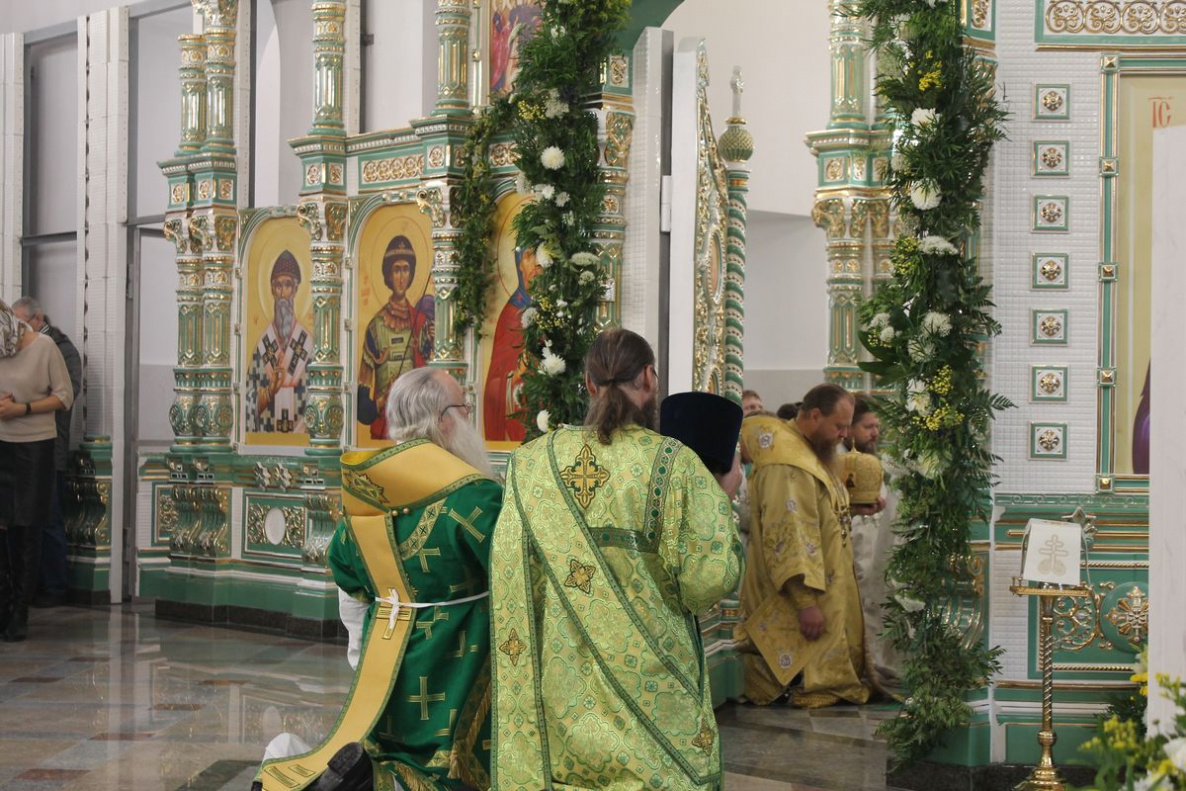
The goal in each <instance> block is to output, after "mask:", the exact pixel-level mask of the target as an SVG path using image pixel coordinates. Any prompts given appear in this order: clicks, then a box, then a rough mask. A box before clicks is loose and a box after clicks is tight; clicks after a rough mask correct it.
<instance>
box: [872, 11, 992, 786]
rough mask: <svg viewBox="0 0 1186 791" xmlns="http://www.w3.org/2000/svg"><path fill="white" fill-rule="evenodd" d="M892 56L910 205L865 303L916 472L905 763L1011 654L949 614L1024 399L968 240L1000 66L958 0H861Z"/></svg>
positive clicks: (909, 491)
mask: <svg viewBox="0 0 1186 791" xmlns="http://www.w3.org/2000/svg"><path fill="white" fill-rule="evenodd" d="M856 13H857V14H858V15H859V16H861V17H865V18H867V19H869V20H871V22H872V24H873V36H872V44H873V46H874V47H875V48H876V49H877V51H878V53H879V55H880V58H881V76H880V78H879V79H878V83H877V92H878V94H879V95H880V96H881V97H882V98H883V99H884V100H885V102H886V105H887V109H888V110H889V113H890V116H891V117H892V118H894V119H896V120H895V124H894V126H895V131H894V140H895V143H894V148H893V152H892V158H891V169H890V173H889V175H888V176H887V181H888V183H889V186H890V187H891V189H892V192H893V196H894V202H895V205H896V207H897V210H898V215H899V237H898V240H897V242H896V246H895V248H894V252H893V256H892V262H893V267H894V269H893V272H894V276H893V278H892V279H891V280H890V281H888V282H887V283H886V284H885V285H884V286H882V287H880V288H879V289H878V290H877V291H876V292H875V293H874V295H873V296H872V297H871V298H870V299H869V300H868V301H867V302H866V303H865V304H864V305H863V306H862V308H861V319H862V325H863V327H864V329H863V331H862V333H861V340H862V342H863V343H864V345H865V347H866V348H867V349H868V350H869V353H870V354H871V356H872V358H873V361H872V362H868V363H862V367H863V368H864V369H865V370H867V371H869V372H871V373H873V374H874V375H876V376H877V377H878V378H879V381H880V382H881V385H882V386H883V387H885V388H887V389H889V391H890V395H888V396H887V397H886V398H884V399H883V400H881V402H880V403H879V409H878V411H879V413H880V416H881V418H882V420H883V421H884V422H885V423H886V424H887V425H888V427H889V429H890V430H891V432H892V433H893V434H894V435H896V444H895V447H894V448H893V449H892V450H891V454H892V456H891V457H892V458H893V459H894V460H895V461H896V462H897V463H898V464H899V465H900V466H901V468H902V469H903V470H904V474H902V475H901V476H900V477H898V478H896V483H897V486H898V488H899V489H900V492H901V498H900V500H899V504H898V522H897V524H896V525H895V532H896V533H897V534H898V535H900V536H901V537H902V538H903V539H904V540H903V541H901V542H900V543H899V545H898V546H897V547H896V548H895V550H894V553H893V555H892V557H891V559H890V561H889V569H888V572H887V576H888V578H889V579H890V580H891V582H892V583H893V584H894V585H895V589H896V591H897V593H896V595H894V596H892V597H891V599H890V600H889V601H888V602H887V603H886V606H885V612H886V621H885V625H886V633H887V635H888V636H889V637H890V639H891V640H892V642H893V644H894V646H895V647H896V648H897V649H898V651H899V652H900V654H901V655H902V656H903V657H905V658H906V659H905V668H904V682H905V686H906V689H907V692H908V697H907V698H906V700H905V701H904V703H903V705H902V710H901V713H900V714H899V716H898V717H897V718H895V719H893V720H890V721H888V722H887V723H885V724H884V725H883V726H882V730H883V732H884V733H885V734H886V736H887V737H888V739H889V743H890V747H891V749H892V750H893V752H894V754H895V758H896V761H895V763H896V765H899V766H901V765H904V764H908V763H911V762H913V761H916V760H918V759H919V758H922V757H924V756H925V755H927V754H928V753H929V752H930V751H931V750H933V749H934V748H935V747H937V746H939V745H940V744H941V742H942V738H943V735H944V733H945V732H946V731H948V730H949V729H951V728H955V727H959V726H962V725H966V724H967V723H968V722H969V721H970V717H971V713H972V712H971V708H970V707H969V706H968V704H967V703H966V702H965V696H966V694H967V693H968V692H970V691H972V690H974V689H977V688H979V687H981V686H983V685H984V683H985V681H986V679H987V678H988V677H990V676H991V675H992V674H993V673H995V672H997V671H998V670H999V668H1000V665H999V662H998V661H997V660H998V657H999V656H1000V654H1001V650H1000V649H999V648H989V647H988V646H986V645H983V644H982V643H980V642H977V643H976V644H975V645H971V646H966V645H964V644H963V639H964V635H963V634H962V633H961V632H960V631H959V630H957V629H954V628H952V627H951V626H950V625H949V615H950V613H949V612H948V610H947V605H948V602H949V601H950V599H951V597H952V594H953V592H954V591H953V588H954V589H956V590H958V589H961V588H970V586H971V580H972V572H971V569H970V568H969V562H968V559H969V557H970V552H969V550H970V546H969V526H970V523H971V522H972V521H973V520H987V519H988V518H989V511H988V504H987V498H986V497H985V493H986V492H987V491H988V489H989V487H991V486H992V483H993V480H994V478H993V474H992V464H993V462H994V461H995V460H996V457H995V456H994V455H993V454H992V452H991V450H990V449H989V447H988V436H989V431H990V428H991V425H992V420H993V417H994V414H995V413H996V412H997V411H1000V410H1002V409H1006V408H1008V407H1010V406H1012V404H1010V402H1009V401H1008V400H1007V399H1005V398H1004V397H1002V396H999V395H994V394H992V393H991V392H989V391H988V390H987V389H985V387H984V385H983V376H984V371H983V367H982V365H981V361H980V359H979V357H978V356H977V348H978V346H979V344H980V342H982V341H983V340H985V339H986V338H989V337H992V336H995V335H997V334H999V333H1000V325H999V324H998V323H997V322H996V320H995V319H993V317H992V316H991V315H990V313H989V311H990V309H991V308H992V303H991V302H990V296H991V287H990V286H989V285H987V284H986V283H985V282H984V281H983V280H982V279H981V277H980V276H979V274H978V271H977V266H976V262H975V261H974V260H973V259H972V257H971V254H970V252H971V251H970V249H969V247H970V246H969V245H968V243H967V242H968V239H969V237H970V234H972V233H973V232H974V231H975V230H976V229H977V228H978V226H979V220H980V218H979V211H978V209H979V202H980V201H981V200H982V198H983V197H984V185H983V177H984V171H985V169H986V167H987V165H988V161H989V152H990V150H991V148H992V145H993V143H994V142H995V141H997V140H1000V139H1002V138H1003V137H1004V130H1003V123H1004V120H1005V118H1006V113H1005V112H1004V110H1003V109H1002V108H1001V107H999V106H998V105H997V102H996V99H995V96H994V84H993V69H992V67H991V65H990V64H987V63H985V62H984V61H982V60H980V59H978V58H977V57H976V56H975V54H974V53H973V52H972V51H970V50H969V49H967V48H965V47H964V46H963V44H962V40H963V30H962V27H961V24H960V18H959V8H958V6H957V3H956V0H861V1H860V3H859V6H858V9H857V12H856Z"/></svg>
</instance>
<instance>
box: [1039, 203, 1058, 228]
mask: <svg viewBox="0 0 1186 791" xmlns="http://www.w3.org/2000/svg"><path fill="white" fill-rule="evenodd" d="M1038 216H1039V217H1041V218H1042V222H1044V223H1046V224H1047V225H1057V224H1058V223H1060V222H1062V204H1060V203H1058V202H1056V201H1047V202H1046V203H1043V204H1042V205H1041V206H1040V207H1039V209H1038Z"/></svg>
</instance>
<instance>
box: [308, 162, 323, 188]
mask: <svg viewBox="0 0 1186 791" xmlns="http://www.w3.org/2000/svg"><path fill="white" fill-rule="evenodd" d="M321 168H322V166H321V165H320V164H315V165H309V167H307V168H305V186H307V187H314V186H316V185H318V184H320V183H321V173H322V170H321Z"/></svg>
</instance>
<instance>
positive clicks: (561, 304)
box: [556, 299, 568, 308]
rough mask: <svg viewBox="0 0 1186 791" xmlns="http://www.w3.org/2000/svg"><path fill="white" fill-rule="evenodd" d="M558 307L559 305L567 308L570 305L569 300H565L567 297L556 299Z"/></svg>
mask: <svg viewBox="0 0 1186 791" xmlns="http://www.w3.org/2000/svg"><path fill="white" fill-rule="evenodd" d="M556 307H558V308H567V307H568V300H565V299H558V300H556Z"/></svg>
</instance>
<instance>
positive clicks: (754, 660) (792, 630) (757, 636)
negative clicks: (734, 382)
mask: <svg viewBox="0 0 1186 791" xmlns="http://www.w3.org/2000/svg"><path fill="white" fill-rule="evenodd" d="M853 405H854V402H853V397H852V395H850V394H849V393H848V392H847V391H846V390H844V389H843V388H841V387H838V386H836V385H832V384H823V385H818V386H817V387H814V388H812V389H811V391H810V392H808V393H807V395H806V396H805V397H804V398H803V402H802V404H801V405H800V407H799V412H798V414H797V415H796V416H795V419H794V420H793V421H783V420H779V419H778V418H777V417H753V418H750V419H749V420H747V421H746V422H745V424H744V426H743V427H742V438H741V441H742V444H743V447H744V448H745V449H746V451H747V454H748V455H749V456H750V457H752V458H753V460H754V472H753V476H752V478H751V479H750V496H751V504H752V508H753V516H752V517H751V523H750V542H749V554H748V557H747V565H746V572H745V579H744V581H743V582H742V586H741V607H742V610H743V611H744V612H745V614H746V620H745V621H744V622H743V624H742V626H741V628H740V630H739V639H740V640H741V644H742V650H743V651H744V652H745V694H746V697H748V698H749V699H750V700H751V701H752V702H754V703H756V704H758V705H766V704H769V703H774V702H790V703H793V704H794V705H796V706H802V707H804V708H819V707H823V706H830V705H832V704H835V703H839V702H841V701H847V702H849V703H864V702H865V701H866V700H868V698H869V687H868V686H867V685H866V683H865V681H864V672H865V670H864V664H865V663H864V624H863V618H862V616H861V599H860V594H859V592H858V590H857V581H856V576H855V574H854V572H853V549H852V518H851V515H850V510H849V501H848V492H847V491H846V490H845V487H844V484H843V482H842V481H841V480H840V477H839V475H838V472H837V469H836V446H837V443H839V442H840V441H841V440H842V439H844V438H845V437H846V436H847V435H848V432H849V428H850V426H851V424H852V416H853Z"/></svg>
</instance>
